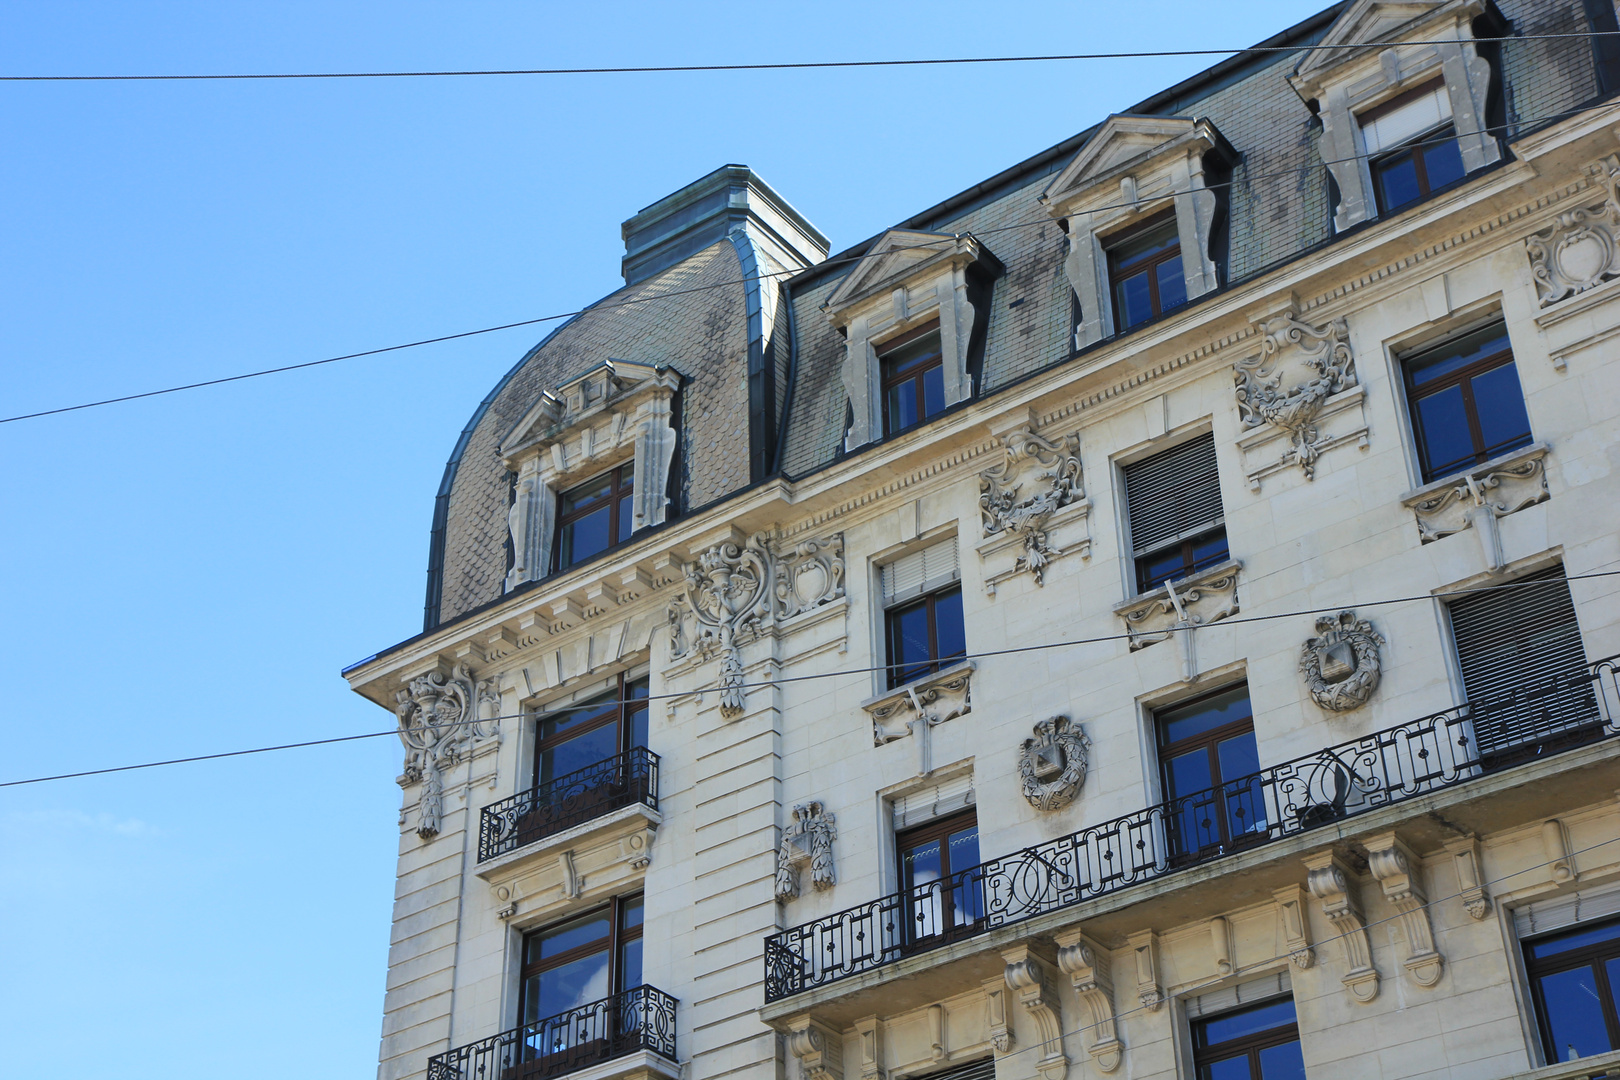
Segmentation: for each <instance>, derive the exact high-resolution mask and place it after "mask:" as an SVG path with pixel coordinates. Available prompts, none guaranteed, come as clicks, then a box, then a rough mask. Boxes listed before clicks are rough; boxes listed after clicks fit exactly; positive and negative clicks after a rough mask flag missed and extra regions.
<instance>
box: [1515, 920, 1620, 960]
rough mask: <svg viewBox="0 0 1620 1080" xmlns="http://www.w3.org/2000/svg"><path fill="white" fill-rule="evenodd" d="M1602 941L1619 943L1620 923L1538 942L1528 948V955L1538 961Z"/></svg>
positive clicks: (1589, 928) (1593, 927) (1612, 923)
mask: <svg viewBox="0 0 1620 1080" xmlns="http://www.w3.org/2000/svg"><path fill="white" fill-rule="evenodd" d="M1604 941H1620V922H1611V923H1605V924H1604V925H1602V926H1591V927H1586V928H1584V929H1581V930H1576V931H1573V932H1571V933H1568V934H1559V935H1558V936H1557V937H1555V938H1548V939H1546V940H1544V941H1538V942H1536V943H1535V944H1533V945H1531V946H1530V955H1531V956H1533V957H1535V958H1536V959H1538V960H1540V959H1543V958H1545V957H1548V956H1557V955H1558V954H1559V953H1566V952H1569V951H1570V950H1571V949H1584V948H1586V947H1587V946H1588V945H1596V944H1599V943H1600V942H1604Z"/></svg>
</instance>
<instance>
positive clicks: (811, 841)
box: [776, 801, 838, 903]
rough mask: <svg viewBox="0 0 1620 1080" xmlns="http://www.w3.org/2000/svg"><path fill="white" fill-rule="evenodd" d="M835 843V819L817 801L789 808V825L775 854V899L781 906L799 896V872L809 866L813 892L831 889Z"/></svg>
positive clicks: (836, 826)
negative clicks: (791, 819) (791, 816)
mask: <svg viewBox="0 0 1620 1080" xmlns="http://www.w3.org/2000/svg"><path fill="white" fill-rule="evenodd" d="M836 839H838V818H837V816H836V815H834V814H832V813H831V812H829V811H827V810H826V809H825V808H824V807H823V806H822V805H821V803H820V802H819V801H813V802H807V803H800V804H799V805H798V806H795V807H794V808H793V824H791V825H789V826H788V827H787V828H786V829H785V830H783V832H782V847H781V850H779V851H778V852H777V854H776V899H777V900H778V901H780V902H781V903H787V902H788V901H789V900H792V899H794V898H796V897H797V896H798V895H799V868H800V867H801V866H803V865H805V864H809V866H810V884H811V885H812V886H813V887H814V888H815V889H816V891H817V892H823V891H825V890H827V889H830V888H832V887H833V883H834V882H835V881H836V880H837V877H836V876H835V875H834V873H833V848H832V846H833V841H834V840H836Z"/></svg>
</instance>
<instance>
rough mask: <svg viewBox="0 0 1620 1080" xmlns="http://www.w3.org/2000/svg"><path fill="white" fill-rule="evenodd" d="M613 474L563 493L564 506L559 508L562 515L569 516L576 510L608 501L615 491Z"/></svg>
mask: <svg viewBox="0 0 1620 1080" xmlns="http://www.w3.org/2000/svg"><path fill="white" fill-rule="evenodd" d="M613 476H614V474H613V473H605V474H603V475H602V476H598V477H597V478H596V479H594V480H588V481H586V482H585V483H583V484H581V485H579V487H577V488H574V489H572V490H571V491H566V492H564V493H563V497H562V505H561V506H560V507H558V510H559V511H560V512H561V513H564V514H567V513H570V512H571V511H574V510H583V509H585V508H586V507H587V506H589V505H591V504H592V503H595V502H601V501H602V500H603V499H606V498H607V497H608V495H609V494H610V493H611V492H612V491H613Z"/></svg>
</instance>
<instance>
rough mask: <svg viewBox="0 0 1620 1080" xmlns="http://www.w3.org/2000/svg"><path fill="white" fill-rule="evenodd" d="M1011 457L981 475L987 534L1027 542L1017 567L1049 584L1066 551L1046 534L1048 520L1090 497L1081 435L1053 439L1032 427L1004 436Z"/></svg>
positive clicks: (981, 509) (1039, 582)
mask: <svg viewBox="0 0 1620 1080" xmlns="http://www.w3.org/2000/svg"><path fill="white" fill-rule="evenodd" d="M1001 441H1002V443H1003V444H1004V445H1005V446H1006V455H1005V457H1004V458H1003V459H1002V460H1001V461H1000V462H998V463H997V464H995V465H992V466H991V467H990V468H988V469H986V470H985V471H984V472H982V473H980V474H979V514H980V516H981V517H982V518H983V519H984V535H985V536H986V537H990V536H995V535H997V534H998V533H1006V534H1009V535H1012V536H1017V537H1019V538H1020V539H1021V540H1023V543H1024V553H1023V554H1022V555H1020V556H1019V557H1018V562H1017V569H1018V570H1028V571H1029V572H1030V573H1032V574H1034V575H1035V584H1037V585H1043V584H1045V576H1046V564H1047V563H1049V562H1051V561H1052V560H1053V559H1055V558H1057V557H1058V556H1060V555H1062V554H1063V552H1062V551H1060V550H1058V549H1056V548H1053V547H1052V546H1051V545H1050V544H1049V543H1048V542H1047V537H1046V526H1047V523H1048V522H1049V521H1050V520H1051V519H1052V515H1053V514H1055V513H1057V512H1058V511H1059V510H1061V509H1062V508H1063V507H1065V506H1068V505H1069V504H1070V503H1073V502H1075V501H1077V500H1079V499H1083V498H1085V494H1086V493H1085V491H1084V489H1082V487H1081V486H1080V436H1079V435H1077V434H1070V435H1068V436H1067V437H1065V438H1064V439H1062V440H1060V441H1058V442H1055V443H1054V442H1048V441H1047V440H1046V439H1043V438H1041V436H1039V435H1037V434H1035V433H1034V432H1033V431H1031V430H1029V429H1028V428H1021V429H1019V430H1017V431H1012V432H1008V433H1007V434H1006V435H1003V436H1002V437H1001Z"/></svg>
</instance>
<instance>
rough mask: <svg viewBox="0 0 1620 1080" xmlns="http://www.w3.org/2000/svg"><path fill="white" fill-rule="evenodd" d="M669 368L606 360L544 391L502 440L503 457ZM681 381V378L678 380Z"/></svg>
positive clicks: (620, 397)
mask: <svg viewBox="0 0 1620 1080" xmlns="http://www.w3.org/2000/svg"><path fill="white" fill-rule="evenodd" d="M665 374H667V375H669V376H672V377H677V376H674V373H673V372H670V371H669V369H667V368H661V367H657V366H654V365H652V364H640V363H636V362H634V361H629V360H605V361H603V362H602V363H600V364H596V365H594V366H593V367H591V368H590V369H588V370H587V371H584V372H582V373H581V374H579V375H576V376H574V377H573V378H571V379H569V380H568V381H566V382H564V383H561V384H560V385H558V386H557V387H555V388H553V389H549V390H543V391H541V393H540V397H539V399H538V400H536V401H535V403H534V404H533V405H531V406H530V407H529V410H528V412H526V413H524V414H523V418H522V419H521V420H519V421H518V422H517V423H516V424H514V425H513V426H512V430H511V433H510V434H508V435H507V436H506V438H504V439H502V440H501V449H500V452H501V454H502V456H509V455H511V454H513V453H515V452H517V451H518V450H520V449H522V448H523V447H525V446H528V445H530V444H531V443H533V442H535V441H537V440H543V439H548V438H552V437H554V436H555V434H556V433H557V431H558V430H559V429H563V428H569V427H571V426H573V425H575V424H578V423H581V422H584V421H587V420H589V419H590V418H591V417H593V416H595V415H596V414H597V413H599V412H601V411H602V410H603V409H605V408H606V407H607V406H608V405H609V404H610V403H612V402H615V401H622V400H623V399H624V398H625V397H626V396H627V395H628V394H630V393H633V392H634V391H635V390H637V389H638V388H640V387H641V386H642V385H644V384H646V383H649V382H653V381H655V380H658V379H659V377H660V376H661V375H665ZM677 378H678V377H677Z"/></svg>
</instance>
